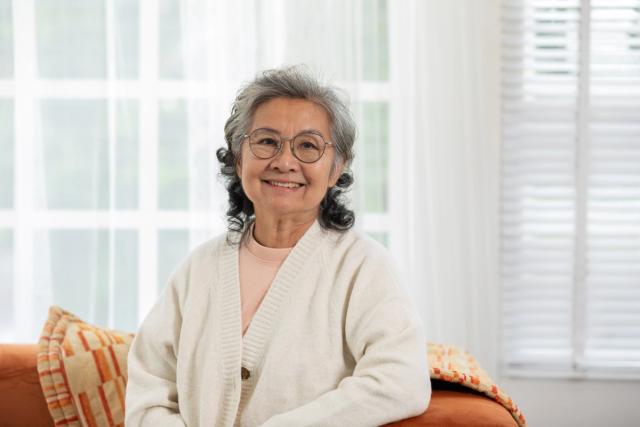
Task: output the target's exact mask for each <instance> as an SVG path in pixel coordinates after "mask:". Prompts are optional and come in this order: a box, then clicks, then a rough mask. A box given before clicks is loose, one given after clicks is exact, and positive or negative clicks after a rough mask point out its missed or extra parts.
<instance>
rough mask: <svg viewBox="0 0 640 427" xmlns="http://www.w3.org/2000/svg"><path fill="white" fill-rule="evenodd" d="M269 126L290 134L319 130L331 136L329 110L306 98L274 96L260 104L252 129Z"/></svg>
mask: <svg viewBox="0 0 640 427" xmlns="http://www.w3.org/2000/svg"><path fill="white" fill-rule="evenodd" d="M262 127H268V128H272V129H275V130H277V131H278V132H280V133H282V134H284V135H288V134H295V133H298V132H300V131H303V130H317V131H319V132H321V133H322V134H323V135H325V136H326V137H328V136H329V132H330V125H329V115H328V114H327V111H326V110H325V109H324V108H323V107H321V106H320V105H318V104H316V103H314V102H311V101H308V100H306V99H295V98H274V99H270V100H269V101H267V102H265V103H263V104H261V105H260V106H258V108H257V109H256V111H255V112H254V113H253V120H252V123H251V130H254V129H258V128H262Z"/></svg>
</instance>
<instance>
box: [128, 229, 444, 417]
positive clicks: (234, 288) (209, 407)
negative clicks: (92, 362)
mask: <svg viewBox="0 0 640 427" xmlns="http://www.w3.org/2000/svg"><path fill="white" fill-rule="evenodd" d="M128 374H129V379H128V384H127V393H126V425H127V426H140V425H143V426H153V427H159V426H162V427H164V426H184V425H187V426H265V427H276V426H287V427H291V426H296V427H300V426H331V427H334V426H349V427H356V426H376V425H381V424H385V423H388V422H391V421H395V420H399V419H404V418H407V417H411V416H415V415H418V414H421V413H422V412H424V411H425V409H426V407H427V405H428V402H429V398H430V395H431V386H430V381H429V373H428V367H427V356H426V345H425V340H424V335H423V329H422V326H421V323H420V320H419V316H418V315H417V313H416V311H415V308H414V307H413V306H412V304H411V303H410V300H409V298H408V296H407V295H406V293H405V291H404V289H403V288H402V287H401V286H400V285H399V284H398V280H397V277H396V275H395V274H394V273H393V269H392V268H391V263H390V261H389V255H388V253H387V252H386V250H385V249H384V248H383V247H382V246H380V245H378V244H377V243H375V242H374V241H373V240H371V239H369V238H368V237H366V236H364V235H362V234H361V233H358V232H355V231H348V232H346V233H337V232H332V231H326V230H323V229H322V228H321V227H320V226H319V224H318V223H317V222H316V223H315V224H314V225H313V226H312V227H311V228H310V229H309V230H308V231H307V232H306V233H305V235H304V236H303V237H302V238H301V239H300V241H299V242H298V243H297V244H296V246H295V247H294V249H293V250H292V251H291V253H290V254H289V256H288V257H287V259H286V260H285V262H284V264H283V265H282V267H281V268H280V270H279V271H278V274H277V276H276V278H275V279H274V281H273V283H272V285H271V287H270V289H269V291H268V292H267V294H266V296H265V298H264V300H263V302H262V304H261V305H260V307H259V309H258V311H257V312H256V314H255V315H254V317H253V320H252V321H251V324H250V326H249V329H248V330H247V332H246V334H245V336H244V337H243V336H242V333H241V310H240V290H239V284H238V247H237V246H233V245H229V244H228V243H227V242H226V239H225V236H222V237H219V238H217V239H214V240H212V241H209V242H207V243H205V244H203V245H202V246H200V247H199V248H197V249H196V250H195V251H194V252H193V253H192V254H191V255H190V256H189V257H188V258H187V259H186V260H185V261H184V262H183V263H182V264H181V266H180V267H179V268H178V269H177V270H176V271H175V272H174V273H173V275H172V277H171V279H170V281H169V283H168V285H167V286H166V288H165V290H164V291H163V293H162V295H161V297H160V299H159V300H158V302H157V303H156V304H155V305H154V307H153V309H152V310H151V312H150V313H149V315H148V316H147V318H146V319H145V320H144V322H143V323H142V326H141V327H140V330H139V332H138V334H137V335H136V337H135V339H134V341H133V344H132V346H131V351H130V353H129V367H128Z"/></svg>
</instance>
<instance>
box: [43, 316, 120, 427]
mask: <svg viewBox="0 0 640 427" xmlns="http://www.w3.org/2000/svg"><path fill="white" fill-rule="evenodd" d="M132 339H133V334H129V333H125V332H118V331H111V330H105V329H102V328H98V327H96V326H92V325H89V324H87V323H85V322H83V321H82V320H80V319H78V318H77V317H76V316H74V315H73V314H71V313H69V312H67V311H65V310H63V309H61V308H60V307H56V306H52V307H51V308H50V309H49V318H48V319H47V321H46V322H45V325H44V328H43V330H42V334H41V336H40V341H39V346H40V350H39V352H38V373H39V375H40V385H41V387H42V391H43V393H44V396H45V399H46V401H47V405H48V407H49V412H50V413H51V417H52V418H53V421H54V424H55V425H56V426H80V425H82V426H91V427H93V426H124V393H125V387H126V382H127V353H128V352H129V345H130V344H131V340H132Z"/></svg>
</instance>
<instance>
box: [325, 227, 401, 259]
mask: <svg viewBox="0 0 640 427" xmlns="http://www.w3.org/2000/svg"><path fill="white" fill-rule="evenodd" d="M327 234H328V235H329V238H328V239H327V240H328V241H329V244H328V249H329V251H328V252H329V257H330V258H333V259H334V260H336V261H338V260H341V261H344V260H345V259H347V258H348V259H349V261H350V263H356V264H359V265H362V264H380V263H382V264H389V265H391V264H393V262H392V256H391V253H390V252H389V250H388V249H387V248H386V247H384V246H383V245H382V244H381V243H379V242H378V241H376V240H375V239H373V238H372V237H370V236H369V235H367V234H366V233H365V232H363V231H361V230H354V229H351V230H348V231H346V232H343V233H340V232H337V231H327Z"/></svg>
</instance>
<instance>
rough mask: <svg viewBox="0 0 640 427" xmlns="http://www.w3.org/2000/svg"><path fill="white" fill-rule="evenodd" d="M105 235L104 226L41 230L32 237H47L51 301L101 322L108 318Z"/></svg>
mask: <svg viewBox="0 0 640 427" xmlns="http://www.w3.org/2000/svg"><path fill="white" fill-rule="evenodd" d="M108 238H109V236H108V232H107V231H105V230H52V231H41V232H39V233H38V234H37V237H36V239H37V241H36V245H41V244H46V243H47V239H48V245H49V253H50V257H51V283H52V288H53V303H54V304H56V305H59V306H60V307H62V308H64V309H66V310H69V311H71V312H73V313H74V314H76V315H77V316H79V317H80V318H81V319H86V320H87V321H89V322H95V323H96V324H98V325H102V326H107V322H108V311H107V310H108V300H109V290H108V281H109V244H108V243H109V241H108ZM35 268H39V267H38V265H37V264H36V266H35Z"/></svg>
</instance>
